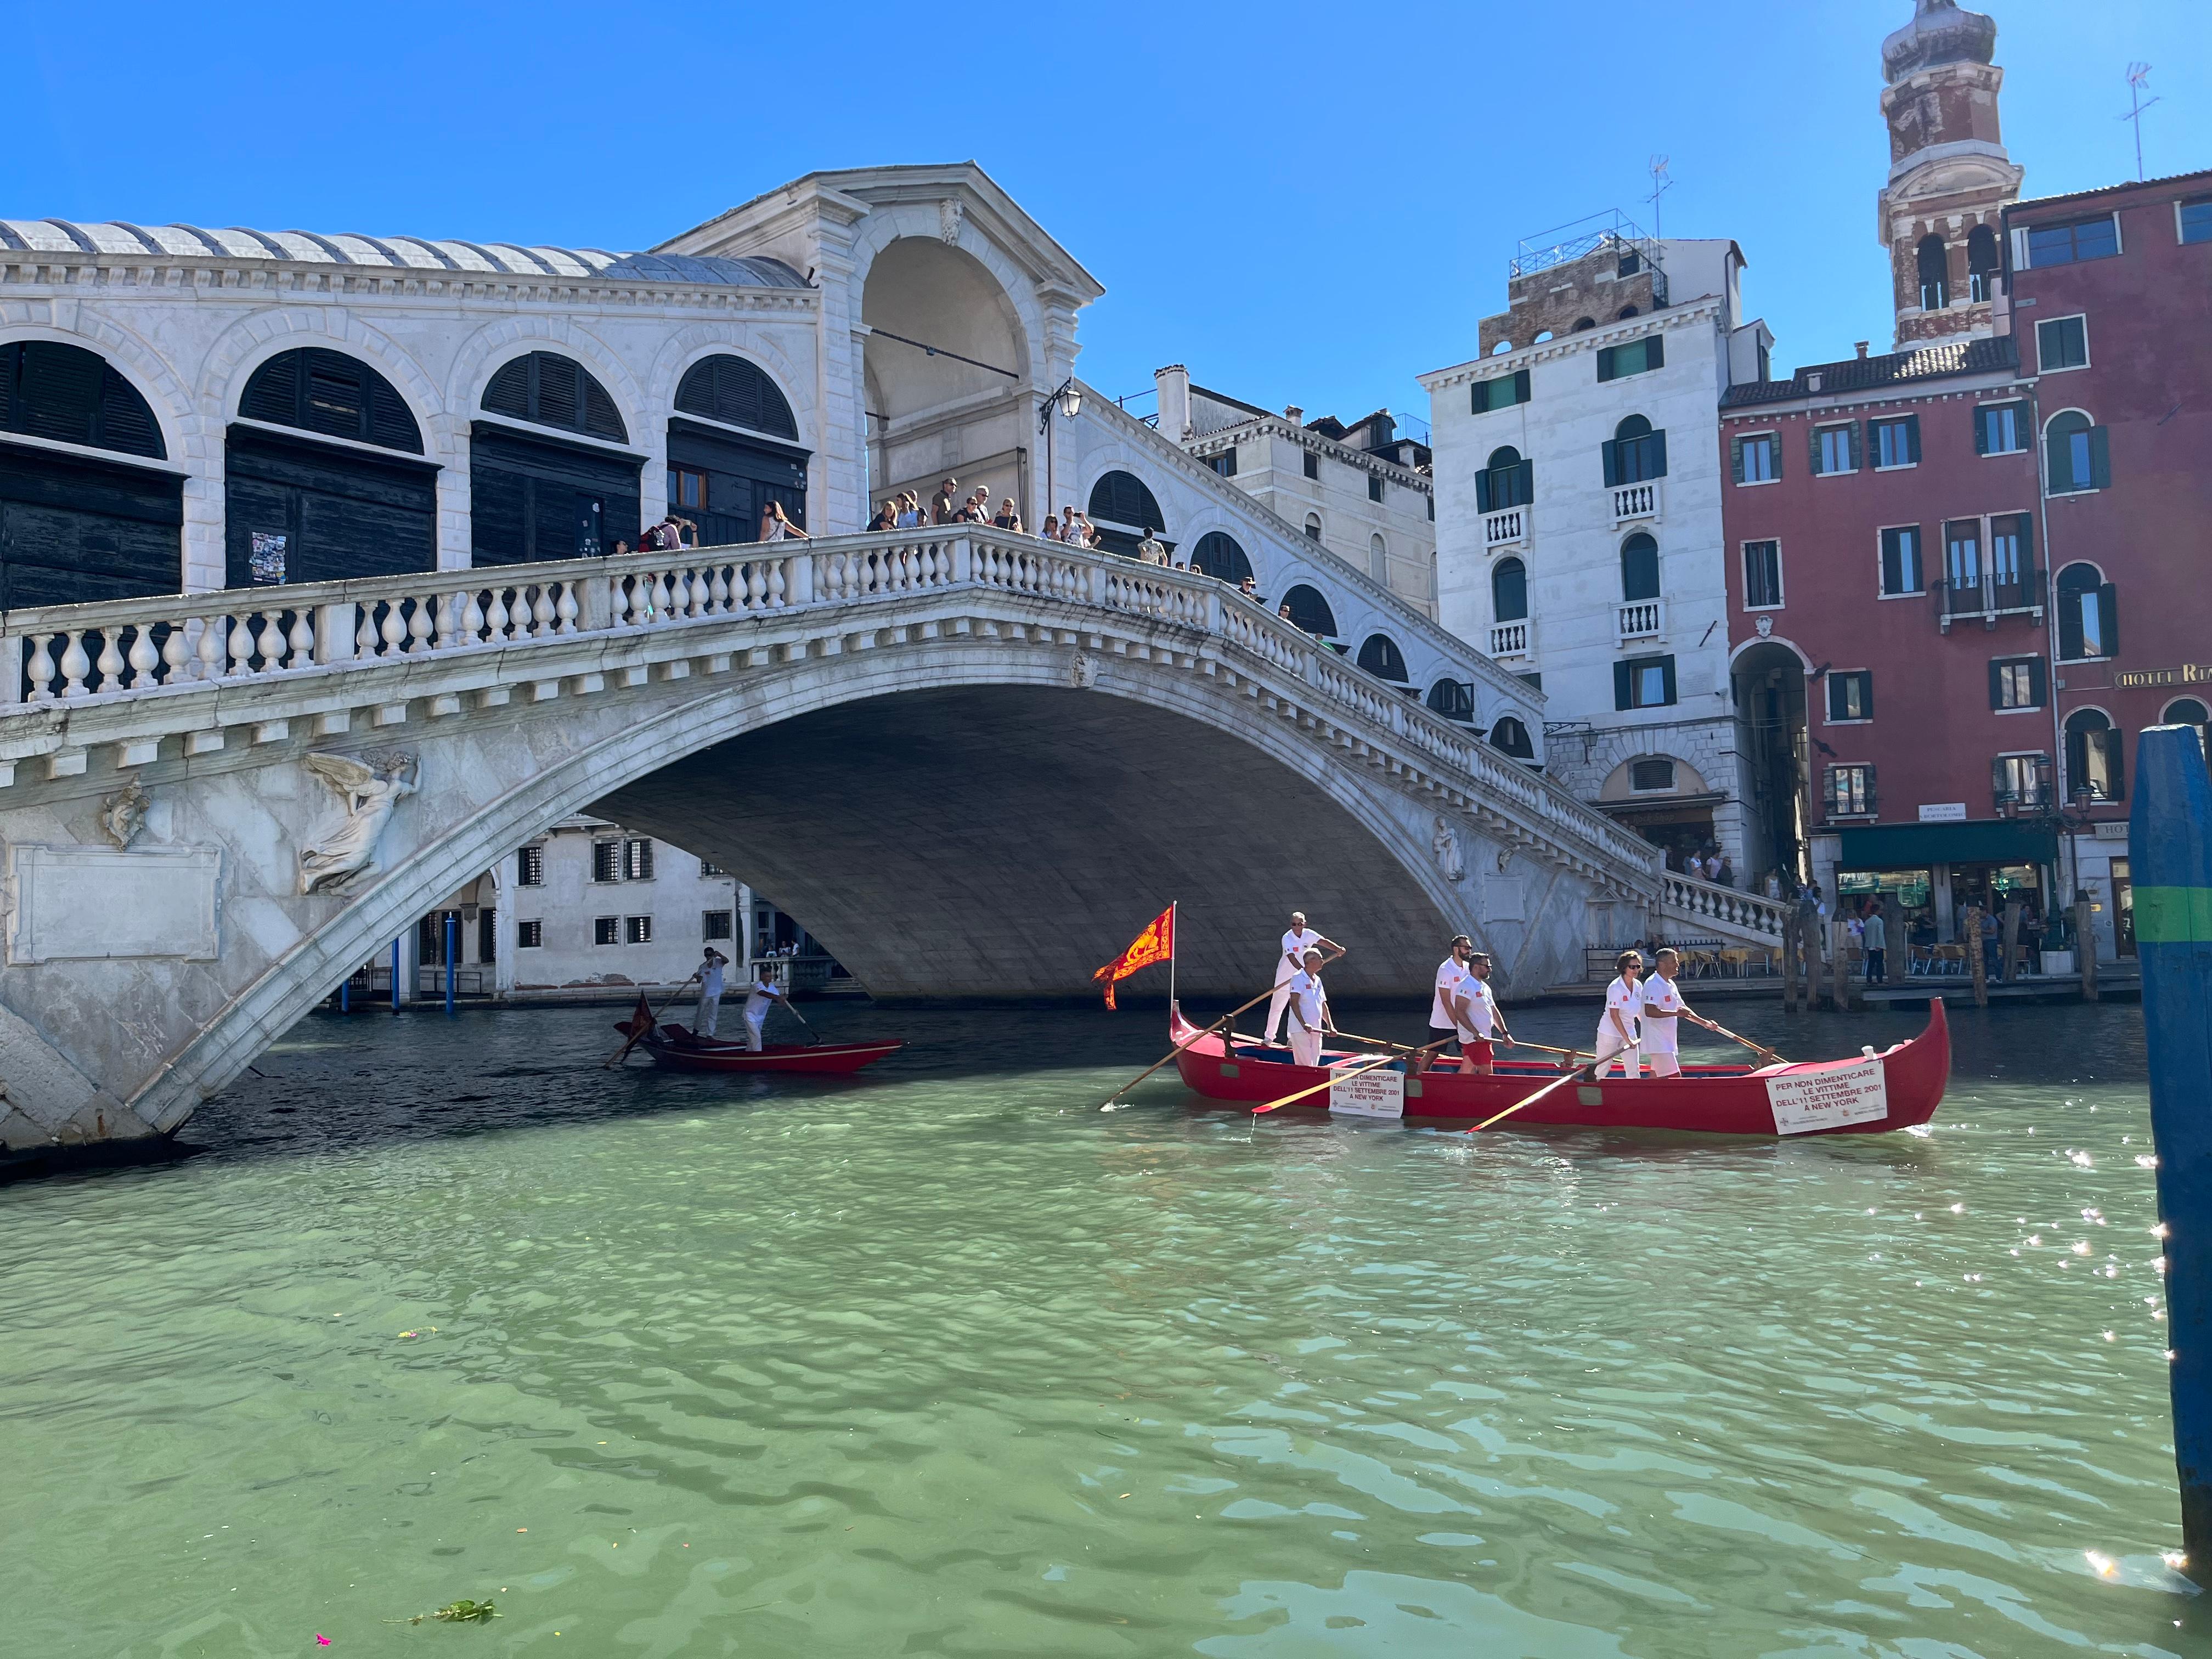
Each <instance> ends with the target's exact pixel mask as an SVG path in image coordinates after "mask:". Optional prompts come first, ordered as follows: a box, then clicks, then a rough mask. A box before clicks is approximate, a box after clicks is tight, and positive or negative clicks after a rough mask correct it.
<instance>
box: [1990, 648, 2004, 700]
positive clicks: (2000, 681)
mask: <svg viewBox="0 0 2212 1659" xmlns="http://www.w3.org/2000/svg"><path fill="white" fill-rule="evenodd" d="M2003 707H2004V665H2003V664H2002V663H2001V662H1998V661H1996V660H1995V659H1991V661H1990V708H2003Z"/></svg>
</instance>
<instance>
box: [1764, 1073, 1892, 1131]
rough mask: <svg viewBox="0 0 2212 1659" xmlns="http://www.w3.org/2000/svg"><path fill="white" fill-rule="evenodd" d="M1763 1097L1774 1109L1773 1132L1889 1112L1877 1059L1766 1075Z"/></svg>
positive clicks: (1810, 1128)
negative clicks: (1847, 1064)
mask: <svg viewBox="0 0 2212 1659" xmlns="http://www.w3.org/2000/svg"><path fill="white" fill-rule="evenodd" d="M1766 1099H1767V1103H1768V1104H1769V1105H1771V1107H1773V1109H1774V1133H1777V1134H1778V1135H1802V1134H1809V1133H1812V1132H1813V1131H1814V1130H1815V1129H1832V1128H1834V1127H1837V1126H1838V1124H1844V1123H1871V1122H1873V1121H1875V1120H1876V1119H1877V1118H1884V1117H1887V1116H1888V1115H1889V1083H1888V1080H1887V1078H1886V1077H1885V1076H1884V1074H1883V1073H1882V1069H1881V1061H1880V1060H1862V1061H1860V1062H1859V1063H1858V1064H1857V1065H1853V1066H1830V1067H1825V1068H1823V1069H1822V1070H1820V1071H1817V1072H1798V1073H1784V1074H1783V1075H1781V1076H1779V1077H1771V1078H1769V1079H1766Z"/></svg>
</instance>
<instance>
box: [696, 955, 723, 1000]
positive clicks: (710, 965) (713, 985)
mask: <svg viewBox="0 0 2212 1659" xmlns="http://www.w3.org/2000/svg"><path fill="white" fill-rule="evenodd" d="M699 991H700V994H702V996H707V997H718V996H720V995H721V994H722V963H721V960H720V957H709V958H708V961H707V965H706V967H705V968H704V969H702V970H701V972H700V975H699Z"/></svg>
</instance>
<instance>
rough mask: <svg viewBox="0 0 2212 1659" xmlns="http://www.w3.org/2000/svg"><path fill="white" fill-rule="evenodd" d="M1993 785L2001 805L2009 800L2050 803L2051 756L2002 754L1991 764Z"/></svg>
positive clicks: (1991, 784) (1991, 783) (1998, 802)
mask: <svg viewBox="0 0 2212 1659" xmlns="http://www.w3.org/2000/svg"><path fill="white" fill-rule="evenodd" d="M1990 787H1992V788H1993V789H1995V790H1996V798H1997V805H2000V806H2002V805H2006V804H2008V803H2010V804H2013V805H2020V806H2047V805H2050V804H2051V757H2050V756H2048V755H2044V754H2033V755H1999V756H1998V757H1996V759H1995V760H1994V761H1992V762H1991V763H1990Z"/></svg>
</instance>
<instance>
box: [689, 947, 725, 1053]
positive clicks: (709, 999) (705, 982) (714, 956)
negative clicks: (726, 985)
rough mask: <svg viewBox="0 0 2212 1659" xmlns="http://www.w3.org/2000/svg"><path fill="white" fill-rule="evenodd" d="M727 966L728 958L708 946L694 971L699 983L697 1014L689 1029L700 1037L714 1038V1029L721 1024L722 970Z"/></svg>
mask: <svg viewBox="0 0 2212 1659" xmlns="http://www.w3.org/2000/svg"><path fill="white" fill-rule="evenodd" d="M729 965H730V959H729V957H726V956H724V955H723V954H722V953H721V952H720V951H717V950H716V949H715V948H714V946H713V945H708V947H707V954H706V957H704V959H702V961H701V962H700V963H699V966H698V968H697V969H696V970H695V974H694V976H695V977H696V979H697V980H698V981H699V1012H698V1013H697V1015H696V1017H694V1018H693V1019H692V1022H691V1029H692V1030H694V1031H695V1032H696V1033H697V1034H698V1035H699V1036H714V1027H715V1026H717V1025H719V1024H721V1019H722V969H725V968H726V967H728V966H729Z"/></svg>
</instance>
